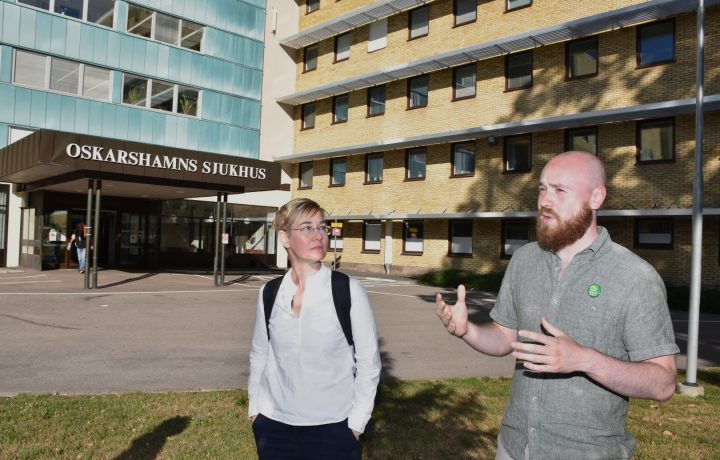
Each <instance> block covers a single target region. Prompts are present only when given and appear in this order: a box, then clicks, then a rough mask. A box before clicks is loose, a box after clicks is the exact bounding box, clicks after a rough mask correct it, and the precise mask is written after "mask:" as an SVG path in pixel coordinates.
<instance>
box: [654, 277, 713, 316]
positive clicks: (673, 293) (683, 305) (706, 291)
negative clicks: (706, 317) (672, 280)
mask: <svg viewBox="0 0 720 460" xmlns="http://www.w3.org/2000/svg"><path fill="white" fill-rule="evenodd" d="M665 289H666V290H667V297H668V305H669V306H670V309H671V310H685V311H687V310H688V309H689V307H690V286H677V285H673V284H667V283H666V284H665ZM700 311H702V312H705V313H716V314H720V289H710V288H703V289H700Z"/></svg>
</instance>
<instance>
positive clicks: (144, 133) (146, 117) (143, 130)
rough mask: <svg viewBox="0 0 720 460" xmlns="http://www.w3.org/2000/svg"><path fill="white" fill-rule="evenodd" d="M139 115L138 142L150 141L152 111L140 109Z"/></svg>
mask: <svg viewBox="0 0 720 460" xmlns="http://www.w3.org/2000/svg"><path fill="white" fill-rule="evenodd" d="M141 112H142V113H141V115H140V142H145V143H148V144H149V143H151V142H152V130H153V113H152V112H151V111H149V110H141Z"/></svg>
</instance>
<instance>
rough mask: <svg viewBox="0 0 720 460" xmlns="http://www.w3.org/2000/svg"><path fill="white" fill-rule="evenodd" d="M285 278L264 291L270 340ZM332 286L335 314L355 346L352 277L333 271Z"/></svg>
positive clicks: (349, 343)
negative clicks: (271, 315)
mask: <svg viewBox="0 0 720 460" xmlns="http://www.w3.org/2000/svg"><path fill="white" fill-rule="evenodd" d="M283 278H284V276H280V277H278V278H275V279H273V280H270V281H268V282H267V284H266V285H265V289H264V290H263V305H264V307H265V327H266V328H267V334H268V339H269V338H270V314H271V313H272V309H273V305H274V304H275V298H276V297H277V293H278V290H279V289H280V284H281V283H282V280H283ZM330 285H331V287H332V297H333V303H334V304H335V312H336V313H337V317H338V320H339V321H340V327H342V330H343V334H345V339H346V340H347V342H348V345H350V346H354V343H355V342H354V341H353V336H352V324H351V322H350V307H351V306H352V301H351V299H350V277H349V276H347V275H346V274H345V273H340V272H338V271H334V270H333V271H332V272H331V276H330Z"/></svg>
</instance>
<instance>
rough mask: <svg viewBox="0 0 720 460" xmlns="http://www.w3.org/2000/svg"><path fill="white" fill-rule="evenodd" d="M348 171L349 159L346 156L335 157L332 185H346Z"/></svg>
mask: <svg viewBox="0 0 720 460" xmlns="http://www.w3.org/2000/svg"><path fill="white" fill-rule="evenodd" d="M346 173H347V160H345V158H333V160H332V173H331V179H330V181H331V182H330V183H331V184H332V185H344V184H345V174H346Z"/></svg>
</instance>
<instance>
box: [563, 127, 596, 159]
mask: <svg viewBox="0 0 720 460" xmlns="http://www.w3.org/2000/svg"><path fill="white" fill-rule="evenodd" d="M581 132H592V134H593V135H594V136H595V152H590V151H587V150H584V151H585V152H588V153H592V154H593V155H595V156H597V155H598V151H599V147H600V145H599V144H600V142H599V138H598V127H597V125H595V126H581V127H578V128H567V129H566V130H565V151H566V152H567V151H569V150H578V149H576V148H574V147H573V146H572V145H571V143H570V139H571V138H572V137H574V136H577V135H578V134H579V133H581Z"/></svg>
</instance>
